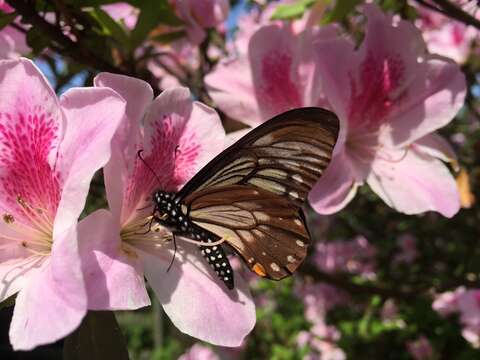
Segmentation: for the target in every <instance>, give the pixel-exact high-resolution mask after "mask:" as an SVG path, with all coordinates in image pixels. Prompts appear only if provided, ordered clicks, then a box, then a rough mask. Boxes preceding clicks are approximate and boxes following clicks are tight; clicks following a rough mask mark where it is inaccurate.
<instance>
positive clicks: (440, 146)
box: [412, 133, 460, 171]
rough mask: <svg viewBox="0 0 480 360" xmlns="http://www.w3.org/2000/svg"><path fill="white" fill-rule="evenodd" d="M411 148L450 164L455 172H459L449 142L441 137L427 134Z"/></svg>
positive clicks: (455, 155) (453, 151) (455, 157)
mask: <svg viewBox="0 0 480 360" xmlns="http://www.w3.org/2000/svg"><path fill="white" fill-rule="evenodd" d="M412 146H413V147H414V149H415V151H418V152H420V153H424V154H427V155H430V156H433V157H436V158H437V159H440V160H442V161H444V162H448V163H451V164H452V165H453V166H454V169H455V171H459V170H460V168H459V167H458V162H457V154H455V150H453V148H452V146H451V145H450V144H449V142H448V141H447V140H446V139H445V138H443V137H442V136H440V135H438V134H435V133H433V134H429V135H426V136H424V137H422V138H420V139H418V140H417V141H415V142H414V143H413V144H412Z"/></svg>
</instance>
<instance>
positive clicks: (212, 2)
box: [169, 0, 230, 45]
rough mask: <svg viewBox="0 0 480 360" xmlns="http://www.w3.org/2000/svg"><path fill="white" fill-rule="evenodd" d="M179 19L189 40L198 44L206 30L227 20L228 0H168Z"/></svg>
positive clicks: (219, 26) (220, 28) (219, 27)
mask: <svg viewBox="0 0 480 360" xmlns="http://www.w3.org/2000/svg"><path fill="white" fill-rule="evenodd" d="M169 2H170V4H171V5H172V6H173V7H174V8H175V9H176V13H177V15H178V17H179V18H180V19H182V20H183V21H184V22H185V24H186V30H187V35H188V38H189V40H190V41H191V42H192V44H194V45H198V44H200V43H201V42H202V41H203V40H204V39H205V37H206V35H207V34H206V31H205V30H206V29H211V28H215V27H217V28H218V29H219V30H220V31H222V30H223V29H222V27H221V25H222V24H223V22H224V21H225V20H227V17H228V13H229V11H230V5H229V2H228V0H203V1H198V0H169Z"/></svg>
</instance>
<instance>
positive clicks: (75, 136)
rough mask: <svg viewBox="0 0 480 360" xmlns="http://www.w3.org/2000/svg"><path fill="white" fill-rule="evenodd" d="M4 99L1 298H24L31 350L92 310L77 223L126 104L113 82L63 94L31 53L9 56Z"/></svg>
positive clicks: (23, 321) (1, 86)
mask: <svg viewBox="0 0 480 360" xmlns="http://www.w3.org/2000/svg"><path fill="white" fill-rule="evenodd" d="M0 98H1V99H2V100H1V101H0V203H1V206H0V208H1V212H2V214H1V216H2V218H1V220H2V221H1V222H0V301H4V300H5V299H7V298H8V297H10V296H12V295H16V301H15V308H14V312H13V318H12V322H11V325H10V333H9V335H10V342H11V344H12V346H13V348H14V349H15V350H29V349H32V348H34V347H36V346H38V345H42V344H47V343H51V342H54V341H56V340H58V339H61V338H63V337H65V336H66V335H68V334H69V333H71V332H72V331H73V330H74V329H75V328H76V327H77V326H78V325H79V324H80V322H81V320H82V318H83V316H84V315H85V313H86V310H87V294H86V292H85V284H84V279H83V275H82V269H81V261H80V256H79V249H78V243H77V238H78V232H77V219H78V217H79V215H80V213H81V212H82V209H83V207H84V205H85V200H86V197H87V193H88V188H89V184H90V180H91V179H92V176H93V174H94V173H95V171H97V170H98V169H100V168H101V167H102V166H103V165H104V164H105V163H106V162H107V161H108V159H109V157H110V141H111V139H112V137H113V135H114V133H115V131H116V129H117V127H118V125H119V124H120V121H121V119H122V117H123V115H124V112H125V102H124V100H123V99H122V98H121V97H120V96H119V95H117V94H116V93H115V92H114V91H112V90H111V89H104V88H82V89H70V90H69V91H67V92H66V93H65V94H64V95H63V96H62V97H61V98H60V99H58V98H57V97H56V95H55V92H54V91H53V89H52V88H51V87H50V85H49V84H48V82H47V80H46V79H45V77H44V76H43V75H42V74H41V73H40V71H39V70H38V69H37V68H36V66H35V65H34V64H33V63H32V62H31V61H30V60H27V59H18V60H3V61H0Z"/></svg>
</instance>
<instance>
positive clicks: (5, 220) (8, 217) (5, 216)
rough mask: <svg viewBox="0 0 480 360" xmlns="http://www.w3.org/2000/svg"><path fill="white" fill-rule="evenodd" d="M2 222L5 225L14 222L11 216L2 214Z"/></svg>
mask: <svg viewBox="0 0 480 360" xmlns="http://www.w3.org/2000/svg"><path fill="white" fill-rule="evenodd" d="M3 221H4V222H5V224H7V225H8V224H13V223H14V222H15V218H14V217H13V215H12V214H3Z"/></svg>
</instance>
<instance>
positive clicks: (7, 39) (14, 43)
mask: <svg viewBox="0 0 480 360" xmlns="http://www.w3.org/2000/svg"><path fill="white" fill-rule="evenodd" d="M12 11H13V9H12V8H11V7H10V6H9V5H8V4H6V3H5V2H4V1H0V14H2V13H6V14H8V13H10V12H12ZM29 52H30V48H29V47H28V46H27V41H26V38H25V34H24V33H22V32H20V31H18V30H17V29H15V28H14V27H13V26H6V27H4V28H3V29H2V30H0V59H14V58H18V57H19V56H21V55H25V54H28V53H29Z"/></svg>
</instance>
